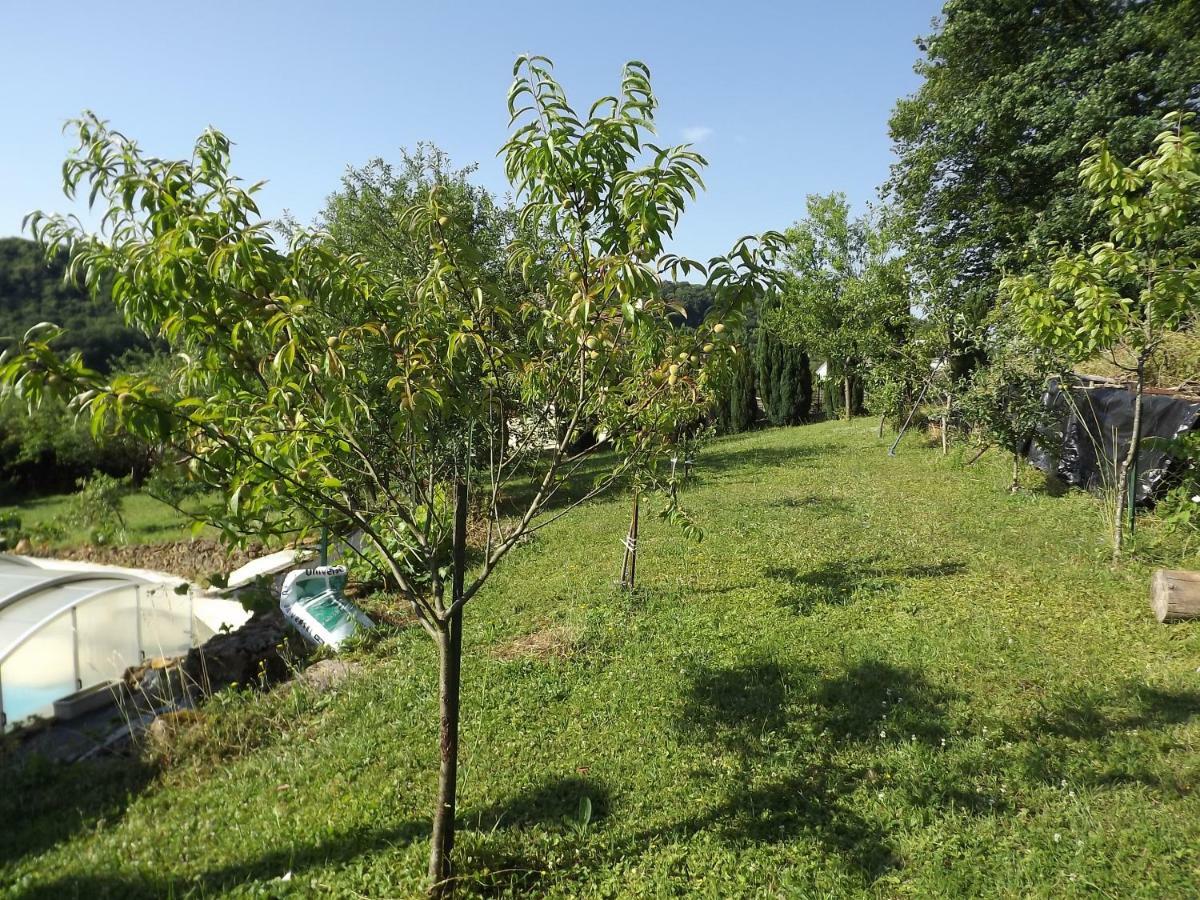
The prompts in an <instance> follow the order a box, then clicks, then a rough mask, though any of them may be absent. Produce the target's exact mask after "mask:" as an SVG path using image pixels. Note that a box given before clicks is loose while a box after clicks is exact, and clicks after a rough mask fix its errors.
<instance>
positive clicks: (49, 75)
mask: <svg viewBox="0 0 1200 900" xmlns="http://www.w3.org/2000/svg"><path fill="white" fill-rule="evenodd" d="M940 5H941V4H940V2H938V0H894V2H886V0H877V2H841V3H828V2H826V3H815V2H807V0H803V2H795V0H793V2H777V3H756V2H740V3H709V2H690V3H687V2H683V3H654V2H649V0H643V2H640V3H626V2H617V0H607V2H604V3H581V2H568V0H560V2H557V3H555V2H542V3H526V2H517V0H509V2H496V3H483V2H479V3H436V2H424V3H419V4H418V3H402V2H394V3H384V2H378V3H371V2H349V0H347V2H341V3H336V4H335V3H332V2H327V3H309V2H301V0H292V2H278V0H241V2H226V0H207V2H205V3H183V2H177V0H158V2H153V3H147V2H122V3H119V4H116V3H112V4H109V3H94V2H86V3H85V2H81V0H65V2H62V3H55V4H41V3H17V2H15V0H5V2H3V3H0V83H3V84H5V85H6V89H5V90H4V92H3V97H2V98H0V235H9V234H17V233H19V232H20V228H21V220H22V218H23V217H24V215H25V214H26V213H28V212H29V211H31V210H33V209H39V208H40V209H44V210H47V211H69V209H70V207H69V206H68V204H67V202H66V200H65V199H64V198H63V196H62V193H61V189H60V182H59V169H60V166H61V163H62V160H63V158H64V155H65V153H66V151H67V149H68V141H67V139H66V138H65V137H64V136H63V135H62V133H61V127H62V124H63V122H64V121H65V120H66V119H68V118H70V117H71V116H73V115H76V114H78V113H79V112H80V110H82V109H84V108H90V109H93V110H95V111H96V112H97V113H98V114H99V115H101V116H102V117H104V118H107V119H109V120H110V121H111V122H112V124H113V125H114V127H116V128H118V129H120V130H121V131H123V132H125V133H126V134H128V135H130V136H132V137H134V138H136V139H137V140H138V141H139V143H141V145H142V146H143V148H144V149H145V150H146V151H147V152H149V153H152V154H154V155H156V156H168V157H182V156H186V155H188V151H189V148H190V146H191V142H192V141H193V139H194V138H195V136H196V135H197V134H199V133H200V132H201V131H202V130H203V129H204V128H205V127H206V126H208V125H214V126H216V127H217V128H219V129H221V130H222V131H224V132H225V133H226V134H228V135H229V136H230V138H231V139H232V140H233V141H234V142H235V144H236V146H235V148H234V168H235V171H236V172H237V173H238V174H239V175H241V176H242V177H244V178H245V179H246V180H248V181H255V180H259V179H263V178H265V179H268V180H269V184H268V186H267V187H266V188H265V190H264V193H263V194H262V196H261V206H262V207H263V212H264V213H265V214H266V215H268V216H274V215H277V214H278V213H280V212H281V211H282V210H284V209H287V210H289V211H291V212H292V213H293V214H294V215H296V216H297V217H298V218H299V219H300V220H301V221H308V220H310V219H311V218H312V217H313V215H314V214H315V213H316V212H317V211H318V210H319V209H320V207H321V205H322V202H323V200H324V198H325V196H326V195H327V194H328V193H329V192H330V191H331V190H333V189H335V188H336V187H337V185H338V181H339V178H340V176H341V173H342V172H343V170H344V169H345V167H346V166H347V165H348V164H354V165H358V164H361V163H364V162H366V161H367V160H368V159H370V158H372V157H376V156H383V157H385V158H389V157H390V158H395V157H396V156H397V153H396V151H397V148H399V147H401V146H412V145H414V144H416V142H417V141H420V140H431V141H433V142H435V143H437V144H438V145H439V146H441V147H442V148H443V149H445V150H446V151H448V152H449V153H450V155H451V157H452V158H453V160H454V162H455V163H456V164H459V165H461V164H466V163H470V162H477V163H479V165H480V169H479V180H480V181H481V182H482V183H483V184H484V185H486V186H487V187H489V188H491V189H492V190H494V191H497V192H499V193H502V192H503V191H504V190H505V188H506V185H505V182H504V176H503V170H502V168H501V166H500V163H499V160H498V159H497V158H496V155H495V154H496V151H497V149H498V148H499V147H500V145H501V144H502V143H503V142H504V139H505V136H506V133H507V114H506V110H505V96H506V93H507V90H508V86H509V84H510V82H511V78H512V62H513V59H514V58H515V57H516V55H517V54H519V53H522V52H532V53H540V54H544V55H546V56H549V57H551V58H552V59H553V60H554V61H555V63H556V70H557V73H558V76H559V79H560V80H561V81H562V82H563V84H564V86H565V87H566V89H567V92H568V95H569V96H570V98H571V99H572V101H573V103H574V104H575V105H576V106H577V107H583V108H585V109H586V107H587V106H588V105H589V104H590V103H591V101H592V100H594V99H595V98H596V97H598V96H601V95H603V94H608V93H612V92H614V91H615V90H616V88H617V85H618V78H619V74H620V68H621V64H622V63H623V62H624V61H625V60H627V59H634V58H636V59H641V60H644V61H645V62H647V63H648V64H649V65H650V68H651V72H652V76H653V83H654V86H655V91H656V93H657V94H658V98H659V102H660V113H659V135H660V139H661V140H663V141H664V142H670V143H676V142H684V141H687V140H692V141H694V142H695V143H696V145H697V148H698V149H699V150H700V152H702V153H703V154H704V155H705V156H707V157H708V159H709V162H710V166H709V169H708V170H707V172H706V174H705V181H706V182H707V184H708V191H707V193H706V194H705V195H703V196H702V197H701V198H700V200H699V201H698V202H697V203H696V204H695V205H694V206H693V207H692V208H691V209H690V210H689V212H688V213H687V214H686V218H685V220H684V222H683V223H682V224H681V226H680V228H679V230H678V232H677V234H676V244H675V249H676V250H677V251H679V252H682V253H685V254H689V255H694V256H699V257H707V256H709V255H712V254H714V253H718V252H722V251H724V250H725V249H727V247H728V246H729V244H730V243H731V242H732V241H733V240H734V239H736V238H737V237H739V236H740V235H742V234H747V233H752V232H758V231H763V230H765V229H767V228H780V227H784V226H786V225H788V224H790V223H791V222H792V221H794V220H795V219H796V218H798V217H799V216H800V215H801V214H802V212H803V205H804V197H805V195H806V194H808V193H813V192H822V193H823V192H827V191H831V190H842V191H845V192H846V193H847V194H848V195H849V197H850V198H851V200H852V201H853V202H854V203H855V204H856V205H858V206H862V205H863V204H865V203H866V202H868V201H870V200H872V199H873V198H874V197H875V192H876V188H877V187H878V185H879V184H881V183H882V182H883V180H884V179H885V178H886V177H887V173H888V165H889V163H890V161H891V151H890V145H889V141H888V137H887V117H888V113H889V111H890V109H891V107H892V104H893V103H894V102H895V100H896V98H898V97H900V96H902V95H904V94H908V93H911V92H912V91H913V90H914V89H915V88H916V86H917V83H918V82H917V78H916V76H915V75H914V74H913V71H912V65H913V62H914V61H915V60H916V58H917V50H916V47H915V46H914V44H913V39H914V38H915V37H916V36H917V35H919V34H924V33H927V32H928V31H929V28H930V25H929V23H930V20H931V18H932V17H933V16H935V15H936V14H937V12H938V10H939V8H940Z"/></svg>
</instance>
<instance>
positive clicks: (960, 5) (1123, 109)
mask: <svg viewBox="0 0 1200 900" xmlns="http://www.w3.org/2000/svg"><path fill="white" fill-rule="evenodd" d="M918 46H919V47H920V48H921V49H922V51H923V52H924V56H923V58H922V59H921V60H920V62H918V64H917V66H916V71H917V73H918V74H919V75H920V76H921V77H922V79H923V81H922V84H921V86H920V88H919V89H918V90H917V91H916V93H915V94H913V95H912V96H910V97H907V98H904V99H902V100H900V101H899V102H898V103H897V104H896V107H895V110H894V112H893V113H892V117H891V120H890V129H891V135H892V140H893V143H894V147H895V152H896V154H897V156H898V161H897V162H896V164H895V165H894V166H893V169H892V176H891V179H890V181H889V183H888V185H887V189H886V191H887V194H888V197H889V199H890V201H891V203H892V205H893V206H894V207H895V208H896V210H897V211H898V213H899V214H900V215H901V216H902V218H903V219H904V220H905V223H906V227H905V228H904V229H903V231H902V234H903V236H904V240H905V244H906V251H907V256H908V258H909V264H910V267H911V268H912V269H913V270H914V271H916V272H919V273H921V275H922V284H921V287H922V288H923V295H922V304H923V305H924V306H925V307H926V309H927V312H930V311H932V310H935V309H942V310H945V311H946V312H947V313H948V314H947V315H946V316H945V317H944V319H943V321H944V323H945V324H946V325H948V326H950V327H951V330H950V333H949V338H950V343H951V345H952V350H953V364H954V367H955V374H956V375H963V374H965V370H967V369H969V368H970V367H971V366H972V365H974V364H975V363H976V362H977V361H978V358H979V354H978V351H977V348H978V346H979V345H980V341H979V340H978V337H979V335H978V334H977V333H976V332H977V330H978V328H979V327H980V326H981V325H982V323H983V322H984V321H985V320H986V319H987V316H988V311H989V310H990V309H991V307H992V306H993V304H994V303H995V298H996V296H997V289H998V287H999V283H1000V279H1001V276H1002V274H1003V272H1004V271H1006V270H1008V271H1013V270H1018V269H1020V268H1021V266H1022V264H1023V260H1024V259H1025V258H1026V257H1027V256H1028V254H1029V252H1030V248H1031V247H1032V246H1034V245H1036V246H1041V247H1045V246H1047V245H1048V244H1050V243H1054V242H1067V241H1072V242H1079V243H1083V244H1086V243H1088V242H1089V241H1091V240H1099V239H1102V238H1103V237H1104V230H1103V228H1102V227H1101V226H1100V225H1099V223H1097V222H1095V221H1094V220H1092V219H1091V218H1090V217H1089V216H1088V206H1089V203H1090V198H1089V197H1088V195H1087V192H1086V191H1085V190H1084V189H1083V187H1082V185H1081V184H1080V183H1079V181H1078V179H1077V178H1076V177H1075V174H1076V166H1077V163H1078V160H1079V148H1080V147H1083V146H1084V144H1085V143H1086V142H1087V141H1089V140H1091V139H1092V138H1095V137H1097V136H1102V137H1104V138H1105V139H1106V140H1107V141H1108V143H1109V145H1110V146H1111V147H1112V148H1113V152H1115V153H1117V154H1118V155H1121V156H1124V157H1126V158H1128V157H1130V156H1133V155H1135V154H1137V153H1140V152H1142V151H1143V149H1144V148H1145V147H1146V145H1147V144H1148V142H1149V141H1150V139H1151V138H1152V137H1153V135H1154V134H1155V133H1156V132H1157V130H1158V123H1159V120H1160V119H1161V117H1162V116H1163V115H1164V114H1165V113H1167V112H1169V111H1171V110H1177V109H1189V108H1190V109H1196V108H1197V104H1200V4H1197V3H1195V2H1194V0H1154V2H1148V3H1142V2H1132V0H1081V2H1058V3H1045V2H1042V0H948V2H947V3H946V5H945V8H944V10H943V13H942V16H941V18H940V20H939V21H938V23H937V25H936V27H935V29H934V31H933V33H932V34H930V35H928V36H926V37H923V38H921V39H920V40H919V41H918ZM1081 239H1082V240H1081Z"/></svg>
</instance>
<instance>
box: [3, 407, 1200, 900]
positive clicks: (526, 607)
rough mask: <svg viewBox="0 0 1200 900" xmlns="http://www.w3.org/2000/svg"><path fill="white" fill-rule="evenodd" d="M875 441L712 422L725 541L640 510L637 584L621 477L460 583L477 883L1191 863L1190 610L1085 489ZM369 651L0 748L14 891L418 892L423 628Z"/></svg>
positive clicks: (1180, 887) (1199, 836) (775, 883)
mask: <svg viewBox="0 0 1200 900" xmlns="http://www.w3.org/2000/svg"><path fill="white" fill-rule="evenodd" d="M889 439H890V438H889ZM887 443H888V439H885V440H883V441H880V440H877V439H876V438H875V436H874V433H873V426H872V424H871V423H870V422H868V421H867V420H857V421H854V422H851V423H840V422H832V423H825V424H821V425H816V426H809V427H803V428H796V429H789V430H773V431H766V432H761V433H757V434H753V435H750V436H745V437H740V438H736V439H728V440H723V441H720V442H718V443H716V444H715V445H713V446H711V447H710V448H708V449H707V450H706V451H705V452H704V453H703V454H702V456H701V459H700V464H699V467H698V476H699V477H698V481H697V483H696V484H695V486H694V487H692V488H691V489H690V490H689V493H688V496H687V504H688V506H689V508H690V510H691V511H692V512H694V514H695V515H696V517H697V519H698V520H699V521H700V522H701V524H702V525H703V526H704V527H705V529H706V532H707V535H706V538H705V540H704V541H703V542H702V543H699V544H696V543H689V542H688V541H687V540H686V539H684V538H683V537H682V536H681V535H679V533H678V532H677V531H675V530H673V529H672V528H671V527H670V526H668V525H666V524H664V523H661V522H659V521H657V520H656V519H654V518H653V517H652V516H646V517H645V518H644V520H643V522H644V524H643V527H642V552H641V555H640V557H639V566H638V573H639V578H640V582H641V587H640V589H639V591H638V592H637V593H636V594H634V595H631V596H630V595H623V594H621V593H619V592H618V591H616V590H615V589H614V588H613V587H612V582H613V580H614V578H615V577H616V576H617V574H618V570H619V567H620V555H621V546H620V538H621V536H622V534H623V533H624V530H625V528H626V525H627V516H628V502H627V498H625V497H617V498H614V499H613V500H612V501H610V502H604V503H596V504H592V505H589V506H587V507H585V508H583V509H581V510H580V511H578V513H577V514H575V515H574V516H573V517H572V518H570V519H568V520H566V521H565V522H564V523H563V524H562V525H561V526H560V527H556V528H551V529H549V530H547V531H546V532H543V533H542V534H541V535H539V537H538V538H537V539H536V540H535V541H534V542H533V543H531V544H530V545H528V546H526V547H523V548H521V549H520V550H519V551H517V552H516V553H515V555H514V556H513V557H511V558H510V559H509V560H508V561H507V562H506V564H505V565H504V566H503V567H502V568H501V570H500V572H499V574H498V575H497V576H496V577H495V579H494V581H492V582H491V583H490V584H489V586H488V587H487V588H486V589H485V591H484V592H483V593H482V594H481V595H480V596H479V598H478V599H477V600H476V601H475V602H474V604H473V605H472V606H471V607H469V608H468V612H467V630H466V645H467V648H468V649H467V662H466V665H465V671H464V679H465V681H464V718H463V759H462V764H461V787H460V810H461V819H460V821H461V828H462V830H461V833H460V837H459V845H458V849H457V858H458V861H459V864H460V872H461V878H462V882H461V884H462V893H464V894H466V895H469V896H475V895H481V896H497V895H500V896H525V895H530V894H532V895H538V896H552V897H563V898H566V897H675V896H701V897H714V898H716V897H747V898H749V897H756V898H757V897H788V898H791V897H843V896H849V897H855V896H867V897H876V896H878V897H897V896H912V897H930V896H948V897H961V896H1000V897H1018V896H1020V897H1025V896H1045V897H1071V896H1081V897H1082V896H1101V897H1122V898H1124V897H1136V896H1143V897H1194V896H1196V893H1197V884H1200V800H1197V798H1196V796H1195V794H1196V789H1197V787H1198V785H1200V674H1197V666H1200V629H1198V627H1197V626H1196V625H1190V624H1184V625H1176V626H1171V627H1165V626H1160V625H1158V624H1156V623H1155V622H1154V620H1153V618H1152V616H1151V615H1150V613H1149V610H1148V605H1147V592H1148V576H1149V571H1150V569H1149V566H1148V564H1145V563H1140V562H1136V561H1135V562H1130V563H1128V564H1126V565H1125V566H1123V567H1122V568H1120V569H1118V570H1113V569H1112V568H1111V567H1110V566H1109V564H1108V562H1107V550H1106V549H1105V537H1104V530H1103V523H1102V521H1101V517H1100V512H1099V507H1098V504H1097V503H1096V502H1095V501H1094V500H1092V499H1091V498H1089V497H1087V496H1084V495H1081V494H1069V495H1067V496H1064V497H1057V498H1055V497H1052V496H1049V495H1048V494H1046V493H1044V492H1038V491H1028V492H1024V493H1021V494H1018V495H1015V496H1012V495H1009V494H1008V493H1007V492H1006V491H1005V490H1004V488H1005V486H1006V483H1007V475H1006V463H1005V461H1004V460H1003V459H1000V458H998V457H997V456H996V455H995V454H989V455H988V456H986V457H984V459H983V460H982V461H981V462H980V463H979V464H977V465H975V466H973V467H971V468H966V469H964V468H962V466H961V464H960V463H959V462H956V461H955V460H954V459H953V458H951V459H942V458H941V457H940V456H939V455H938V454H937V453H936V452H934V451H932V450H928V449H925V448H923V447H920V446H918V445H917V443H916V442H908V443H906V444H905V445H903V446H902V447H901V450H900V455H899V456H898V457H896V458H894V459H892V458H888V457H887V456H886V454H885V448H886V445H887ZM530 636H533V637H530ZM357 655H358V656H359V659H360V661H361V663H362V665H363V670H362V671H361V672H360V673H359V674H358V676H357V677H355V678H353V679H352V680H351V681H350V682H348V683H347V684H346V685H345V686H344V687H342V688H340V689H339V691H338V692H337V693H335V694H331V695H325V696H321V697H313V696H311V695H308V694H305V693H304V692H292V693H283V692H275V693H272V694H268V695H250V694H240V695H237V694H235V695H229V696H227V697H223V698H218V699H216V700H214V701H213V703H211V704H210V706H209V707H208V709H207V711H206V712H205V714H204V715H203V717H202V719H201V722H200V723H199V724H198V725H197V726H195V727H194V728H193V729H192V730H191V731H190V732H188V733H186V734H185V735H183V736H181V737H180V738H179V739H178V743H177V744H176V745H175V746H174V747H173V749H172V751H171V756H172V757H173V758H172V760H171V761H170V762H169V763H166V764H158V765H152V764H149V763H146V764H144V765H142V766H136V767H135V766H130V765H129V764H128V763H125V762H122V761H120V760H110V761H107V762H101V763H96V764H94V765H89V766H76V767H73V768H70V769H54V768H51V767H49V766H47V765H39V764H31V765H29V766H26V767H25V768H24V769H20V770H11V769H10V770H8V771H5V772H4V773H3V774H2V775H0V777H2V778H3V779H5V781H7V782H8V783H7V784H4V785H0V822H3V823H4V826H3V829H2V830H0V886H3V887H0V891H5V890H6V891H7V895H8V896H21V897H44V898H56V900H57V898H64V897H73V896H78V897H86V898H95V897H102V896H111V897H123V898H126V897H143V896H144V897H164V896H174V897H191V896H196V897H200V896H213V895H223V894H227V895H237V896H272V897H276V896H313V895H318V896H320V895H332V896H342V897H397V896H399V897H406V896H413V895H416V894H418V893H419V892H420V890H421V887H422V881H423V873H424V869H425V855H426V840H427V832H428V819H429V813H430V806H431V803H432V797H433V791H434V781H435V774H436V764H435V761H436V756H437V748H436V746H435V737H434V723H435V710H436V704H435V696H434V692H435V665H434V654H433V648H432V645H431V643H430V642H429V640H428V638H426V636H425V635H424V633H423V632H420V631H419V630H415V629H414V630H410V631H405V632H397V633H393V634H390V635H386V636H383V637H380V638H376V640H375V641H374V642H373V644H372V645H371V646H369V647H365V648H362V649H360V650H358V651H357ZM583 798H587V801H588V803H590V805H591V809H592V814H591V817H590V819H589V820H587V821H586V822H585V821H584V817H583V816H582V815H581V813H580V810H581V801H582V799H583Z"/></svg>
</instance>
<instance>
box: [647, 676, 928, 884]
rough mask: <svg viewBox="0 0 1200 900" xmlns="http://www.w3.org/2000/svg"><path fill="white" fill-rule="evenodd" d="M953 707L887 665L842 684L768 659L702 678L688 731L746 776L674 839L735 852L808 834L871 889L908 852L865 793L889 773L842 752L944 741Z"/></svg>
mask: <svg viewBox="0 0 1200 900" xmlns="http://www.w3.org/2000/svg"><path fill="white" fill-rule="evenodd" d="M949 699H950V696H949V695H948V694H946V693H945V692H943V691H941V690H939V689H938V688H936V687H934V686H933V685H931V684H930V683H929V682H927V681H926V680H925V678H924V677H923V676H922V675H921V674H920V673H919V672H916V671H914V670H912V669H906V668H901V667H897V666H893V665H890V664H888V663H883V662H878V661H865V662H861V663H859V664H857V665H854V666H852V667H851V668H849V669H848V670H847V671H845V672H844V673H842V674H839V675H837V676H833V677H818V676H817V675H816V674H815V673H814V672H812V671H808V670H804V669H799V668H791V667H785V666H782V665H780V664H779V663H776V662H772V661H768V660H757V661H753V662H750V663H746V664H742V665H739V666H735V667H733V668H727V669H716V670H711V669H706V670H702V671H700V672H698V673H696V674H695V675H694V677H693V678H692V681H691V684H690V687H689V690H688V694H687V697H686V701H685V705H684V709H683V712H682V714H681V716H680V720H679V729H680V731H681V732H682V733H683V734H685V735H687V736H689V737H691V738H692V739H693V740H696V741H697V742H699V743H702V744H708V745H711V746H712V747H713V749H714V751H715V752H717V753H725V754H730V755H732V756H733V757H734V759H735V763H736V765H737V767H738V770H739V772H740V774H739V775H738V776H737V777H736V778H734V779H732V781H731V784H732V786H731V787H730V788H729V789H728V790H727V792H726V793H725V796H724V797H723V798H722V799H721V800H720V801H719V802H718V803H717V804H716V805H715V806H713V807H712V808H710V809H709V810H708V811H707V812H705V813H703V814H700V815H698V816H696V817H693V818H691V819H687V820H685V821H683V822H680V823H677V824H676V825H675V826H672V827H671V828H670V829H668V831H671V832H678V833H682V834H685V835H688V834H693V833H695V832H697V831H701V830H704V831H714V832H716V833H717V834H719V835H720V836H721V838H722V840H724V841H725V842H726V843H728V844H729V845H731V846H735V847H736V846H745V845H747V844H754V843H773V842H777V841H782V840H789V839H792V838H795V837H798V836H802V835H808V836H811V837H812V838H813V839H815V840H816V841H817V842H819V843H820V844H821V845H822V847H823V848H824V850H825V852H827V853H829V854H831V855H833V856H835V857H836V858H837V859H839V860H840V861H841V862H842V863H843V864H844V865H845V866H846V867H847V869H848V870H850V871H851V872H853V873H856V874H857V875H858V876H859V877H860V878H861V879H862V880H863V881H864V882H865V883H870V882H872V881H874V880H875V879H876V878H878V877H879V876H880V875H882V874H884V873H885V872H887V871H888V870H889V869H891V868H893V867H894V866H895V865H896V854H895V851H894V849H893V848H892V846H891V844H890V842H889V841H888V837H887V834H886V832H885V831H884V829H883V828H882V827H881V826H880V825H879V824H878V823H877V822H874V821H872V820H870V819H869V818H868V817H867V816H865V815H864V814H863V813H862V812H861V811H860V809H861V800H858V799H856V798H855V797H854V796H853V795H854V794H855V793H856V792H857V791H859V790H860V788H862V787H863V786H864V785H868V784H870V783H871V782H873V781H874V780H876V779H877V778H879V777H880V775H879V773H877V772H875V771H873V770H872V768H871V767H870V766H868V765H865V764H860V763H851V762H848V761H847V760H846V754H845V753H843V752H839V751H843V750H845V749H846V748H847V746H858V747H862V748H868V749H869V748H877V749H879V750H883V749H886V747H887V746H888V745H894V744H897V743H900V742H910V741H911V742H920V743H924V744H930V745H932V744H935V743H938V742H940V741H941V740H942V739H943V738H944V736H945V734H946V726H945V716H946V704H947V703H948V701H949ZM931 802H933V800H932V798H931Z"/></svg>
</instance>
